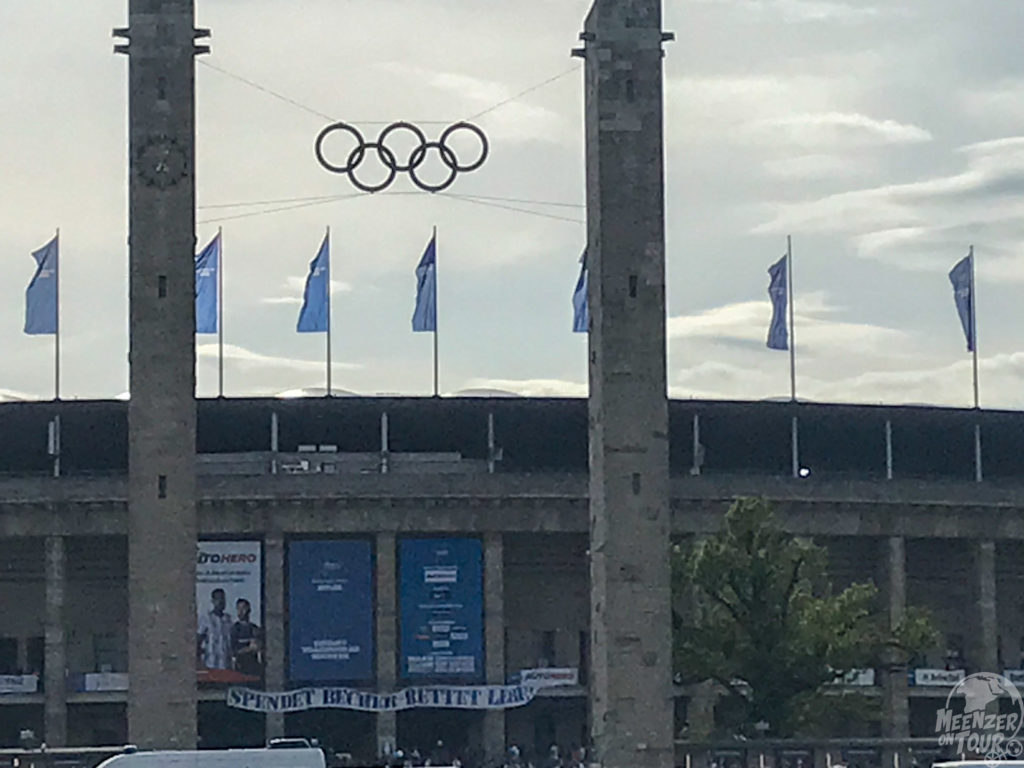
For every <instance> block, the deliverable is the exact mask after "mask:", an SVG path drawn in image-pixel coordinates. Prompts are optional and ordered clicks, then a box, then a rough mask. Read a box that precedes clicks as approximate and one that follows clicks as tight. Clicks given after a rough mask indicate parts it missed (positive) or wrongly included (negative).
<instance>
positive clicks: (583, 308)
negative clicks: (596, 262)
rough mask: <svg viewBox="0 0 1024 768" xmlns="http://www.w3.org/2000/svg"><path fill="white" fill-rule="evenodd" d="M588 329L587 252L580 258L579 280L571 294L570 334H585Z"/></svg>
mask: <svg viewBox="0 0 1024 768" xmlns="http://www.w3.org/2000/svg"><path fill="white" fill-rule="evenodd" d="M589 327H590V306H589V304H588V303H587V252H586V251H583V255H582V256H580V279H579V280H577V281H576V290H575V291H573V294H572V332H573V333H586V332H587V331H588V330H589Z"/></svg>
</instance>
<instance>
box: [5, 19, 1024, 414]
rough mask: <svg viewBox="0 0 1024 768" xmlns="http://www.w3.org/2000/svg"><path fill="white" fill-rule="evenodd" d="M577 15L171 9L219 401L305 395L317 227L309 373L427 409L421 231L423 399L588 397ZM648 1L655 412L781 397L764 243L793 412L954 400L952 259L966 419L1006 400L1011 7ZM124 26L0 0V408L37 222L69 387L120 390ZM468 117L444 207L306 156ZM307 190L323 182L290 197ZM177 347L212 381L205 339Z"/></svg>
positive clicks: (783, 383)
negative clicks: (386, 131) (465, 149)
mask: <svg viewBox="0 0 1024 768" xmlns="http://www.w3.org/2000/svg"><path fill="white" fill-rule="evenodd" d="M588 4H589V0H515V2H512V0H430V1H429V2H428V1H426V0H199V2H198V6H199V9H198V24H199V25H201V26H207V27H210V28H212V30H213V39H212V45H213V54H212V55H210V56H208V57H205V58H204V59H203V60H202V63H201V65H200V66H199V68H198V75H197V78H198V126H199V128H198V130H199V139H198V141H199V145H198V153H199V154H198V185H199V186H198V204H199V206H200V209H199V211H198V220H199V222H200V225H199V231H198V236H199V239H200V240H201V241H206V240H208V239H209V238H210V237H212V236H213V235H214V234H215V233H216V231H217V227H218V226H221V227H223V230H224V242H225V276H226V277H225V282H226V285H225V294H226V303H225V313H226V318H225V342H226V345H227V346H226V353H227V357H226V363H225V367H226V388H227V392H228V394H229V395H253V394H273V393H278V392H282V391H284V390H292V389H298V388H315V387H322V386H323V385H324V384H323V382H324V364H323V350H324V343H323V337H322V336H320V335H309V334H303V335H299V334H296V333H295V331H294V328H295V319H296V315H297V312H298V309H299V304H298V299H299V296H300V295H301V290H302V283H303V280H304V276H305V271H306V267H307V265H308V263H309V261H310V259H311V258H312V257H313V255H314V254H315V251H316V248H317V246H318V244H319V241H320V239H321V238H322V236H323V230H324V227H326V226H328V225H329V226H330V227H331V228H332V233H333V245H334V248H333V264H334V278H335V281H336V284H335V287H334V309H333V314H334V359H335V362H336V365H335V370H334V382H335V385H336V386H337V387H339V388H343V389H346V390H351V391H355V392H359V393H367V394H372V393H383V392H389V393H403V394H429V393H430V390H431V381H432V373H431V340H430V337H429V335H428V334H413V333H412V332H411V330H410V325H409V318H410V314H411V311H412V301H413V295H414V290H415V280H414V276H413V270H414V268H415V265H416V262H417V260H418V259H419V256H420V254H421V252H422V250H423V247H424V245H425V244H426V241H427V240H428V239H429V235H430V229H431V227H432V226H435V225H436V226H437V227H438V231H439V265H440V266H439V286H440V287H439V305H440V319H439V323H440V351H441V388H442V390H444V391H445V392H449V393H453V392H457V391H460V390H464V389H468V388H500V389H505V390H511V391H514V392H520V393H523V394H568V395H583V394H585V393H586V384H585V381H586V368H585V361H586V352H585V341H586V340H585V338H584V337H583V336H582V335H578V334H572V333H571V304H570V296H571V293H572V288H573V285H574V283H575V280H576V275H577V269H578V266H577V259H578V257H579V254H580V251H581V249H582V247H583V244H584V226H583V223H582V220H583V217H584V211H583V208H582V206H581V205H580V204H581V203H582V200H583V183H584V180H583V163H582V155H583V144H582V117H581V115H582V88H581V76H582V73H581V72H580V71H576V68H577V67H578V66H579V61H578V60H575V59H571V58H570V57H569V51H570V49H571V48H572V47H573V46H574V45H576V44H577V35H578V33H579V30H580V28H581V24H582V19H583V17H584V15H585V13H586V10H587V7H588ZM665 17H666V20H665V26H666V29H668V30H671V31H674V32H675V33H676V35H677V41H676V42H675V43H673V44H671V45H670V46H669V48H668V56H667V58H666V76H667V79H666V126H667V211H668V280H669V292H668V293H669V307H668V313H669V318H668V327H669V333H670V343H669V383H670V387H671V390H672V393H673V395H675V396H679V397H711V398H768V397H778V396H784V395H787V394H788V390H789V381H788V370H789V369H788V358H787V356H786V354H785V353H780V352H772V351H769V350H767V349H765V346H764V339H765V332H766V329H767V324H768V320H769V316H770V309H769V305H768V302H767V294H766V288H767V282H768V277H767V274H766V269H767V267H768V265H769V264H770V263H771V262H772V261H774V260H775V259H777V258H778V257H779V255H781V254H782V252H783V250H784V249H785V238H786V235H787V234H792V236H793V238H794V251H795V257H794V259H795V270H794V278H795V286H796V296H797V298H796V324H797V327H796V339H797V347H798V360H797V366H798V390H799V394H800V396H801V397H803V398H807V399H816V400H826V401H843V402H869V403H876V402H885V403H895V402H927V403H938V404H947V405H964V406H965V405H969V404H970V402H971V366H970V358H969V356H968V354H967V353H966V351H965V344H964V339H963V335H962V333H961V331H960V328H959V324H958V320H957V317H956V313H955V310H954V306H953V300H952V293H951V289H950V286H949V281H948V278H947V276H946V274H947V272H948V271H949V269H950V267H951V266H952V265H953V264H954V263H955V262H956V261H957V260H958V259H959V258H960V257H961V256H963V255H964V254H965V253H966V251H967V248H968V246H969V245H970V244H972V243H973V244H974V245H975V246H976V248H977V254H978V257H977V258H978V287H977V291H978V305H979V309H978V332H979V338H980V350H981V397H982V404H983V406H986V407H1013V408H1016V407H1021V406H1024V302H1022V301H1021V298H1024V247H1022V246H1024V197H1022V193H1024V58H1022V57H1021V56H1020V53H1019V52H1020V47H1019V34H1020V30H1021V29H1024V3H1022V2H1019V0H886V1H885V2H881V1H880V0H879V1H877V2H876V1H875V0H850V2H845V1H844V0H667V2H666V9H665ZM126 18H127V3H126V0H84V1H80V2H67V0H2V2H0V30H2V31H0V39H2V41H3V45H0V100H2V103H3V105H4V114H5V119H4V120H3V121H0V329H5V330H0V348H2V359H3V361H4V365H3V366H2V369H0V370H2V378H0V390H2V391H3V392H6V393H9V394H16V395H22V396H30V397H49V396H51V395H52V375H53V374H52V369H53V362H52V357H53V352H52V342H51V340H50V339H49V338H46V337H26V336H24V335H23V334H22V333H21V328H22V324H23V313H24V289H25V286H26V284H27V283H28V281H29V279H30V278H31V276H32V273H33V262H32V260H31V258H30V256H29V252H30V251H31V250H33V249H35V248H37V247H39V246H40V245H42V244H43V243H44V242H45V241H46V240H47V239H48V238H49V237H50V236H51V233H52V231H53V230H54V229H55V228H56V227H60V228H61V243H62V281H63V282H62V300H63V305H62V328H63V331H64V333H63V337H62V341H63V347H64V355H63V374H62V377H63V394H64V395H65V396H66V397H112V396H115V395H118V394H119V393H121V392H123V391H124V390H125V389H126V387H127V376H128V372H127V362H126V351H127V328H126V324H127V320H126V318H127V306H126V304H127V302H126V292H127V281H126V271H127V248H126V245H125V242H126V216H127V208H126V194H125V184H126V178H127V170H126V140H125V135H126V107H125V100H126V85H125V83H126V73H127V62H126V60H125V59H124V57H119V56H115V55H114V54H113V53H112V45H113V40H112V38H111V34H110V32H111V29H112V28H113V27H115V26H120V25H122V24H123V23H124V22H125V20H126ZM243 79H244V80H248V81H250V82H251V83H255V84H257V85H259V86H260V87H261V88H263V89H265V90H260V89H259V88H256V87H253V86H252V85H249V84H246V83H245V82H243V81H242V80H243ZM548 80H551V82H550V83H548V84H547V85H545V86H544V87H541V88H538V89H536V90H531V91H530V92H529V93H527V94H526V95H524V96H521V97H519V98H516V99H513V100H511V101H508V103H506V104H504V105H503V106H500V107H498V108H497V109H491V108H492V107H494V106H495V105H498V104H500V103H502V102H505V101H506V100H508V99H509V98H510V97H513V96H515V95H516V94H519V93H521V92H523V91H525V90H527V89H530V88H531V87H532V86H535V85H537V84H539V83H542V82H545V81H548ZM268 90H269V91H273V92H274V93H276V94H279V95H281V96H283V97H286V98H287V99H289V100H291V102H293V103H289V102H288V101H286V100H285V99H282V98H277V97H275V96H273V95H271V94H269V93H267V91H268ZM487 110H489V111H487ZM485 111H487V112H486V114H483V115H482V116H480V117H479V118H478V119H477V120H476V122H478V123H479V125H480V126H481V127H483V128H484V129H485V130H486V131H487V132H488V134H489V136H490V138H491V142H492V155H491V159H490V160H489V162H488V163H487V164H486V165H485V166H484V168H483V169H481V170H479V171H477V172H476V173H474V174H471V175H469V176H466V177H464V178H463V179H460V180H459V181H458V182H457V183H456V185H455V186H454V187H453V188H452V189H451V192H452V193H453V194H455V195H460V196H463V199H460V198H456V197H454V196H452V195H437V196H429V195H425V194H409V192H410V190H411V187H410V185H409V184H408V183H407V182H405V181H399V182H397V183H396V184H395V185H394V187H393V190H395V194H383V195H376V196H372V197H370V196H351V195H350V193H351V192H352V189H351V187H350V186H349V185H348V182H347V181H346V180H345V179H344V178H342V177H336V176H332V175H330V174H328V173H326V172H325V171H323V170H322V169H321V168H320V167H319V166H318V165H317V163H316V161H315V159H314V157H313V152H312V145H313V141H314V139H315V137H316V135H317V133H318V132H319V130H320V129H321V128H322V127H323V126H324V125H325V124H326V123H327V122H328V121H327V116H330V117H334V118H337V119H344V120H346V121H349V122H352V123H355V124H357V125H360V126H362V127H365V128H366V130H367V132H368V133H372V132H374V131H375V130H376V129H377V128H378V127H379V126H373V125H371V124H372V123H377V122H382V121H392V120H398V119H404V120H412V121H419V122H421V123H424V124H426V123H428V122H430V123H431V124H430V125H425V127H426V128H427V129H428V131H429V132H433V133H437V132H439V131H440V130H441V129H442V128H443V124H444V123H446V122H451V121H455V120H458V119H462V118H466V117H470V116H474V115H477V114H479V113H481V112H485ZM434 121H437V122H438V123H440V124H433V123H434ZM326 196H345V197H344V198H343V199H337V200H333V201H328V202H320V203H319V204H316V205H305V206H304V207H296V206H297V205H298V204H299V203H300V202H303V200H302V199H303V198H314V197H326ZM465 196H472V197H473V199H472V200H467V199H464V197H465ZM260 201H283V202H271V203H268V204H266V205H250V203H255V202H260ZM513 201H515V202H513ZM523 201H525V202H523ZM242 204H245V205H242ZM282 208H288V209H289V210H279V209H282ZM510 209H517V210H510ZM199 356H200V363H199V392H200V394H203V395H210V394H215V393H216V386H217V377H216V340H215V337H207V336H203V337H199Z"/></svg>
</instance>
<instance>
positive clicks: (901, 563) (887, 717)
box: [881, 536, 910, 739]
mask: <svg viewBox="0 0 1024 768" xmlns="http://www.w3.org/2000/svg"><path fill="white" fill-rule="evenodd" d="M881 555H882V558H881V559H882V572H883V582H882V583H883V587H884V588H883V594H884V599H885V608H886V611H887V613H888V616H889V625H890V626H896V625H897V624H899V623H900V622H901V621H903V617H904V615H905V614H906V612H907V545H906V540H905V539H904V538H903V537H902V536H890V537H888V538H886V539H883V540H882V552H881ZM889 662H890V663H889V664H888V666H887V667H886V668H884V669H882V693H883V703H882V735H883V736H884V737H886V738H892V739H905V738H909V736H910V702H909V701H908V692H907V667H906V664H905V663H903V660H902V659H895V658H893V659H890V660H889Z"/></svg>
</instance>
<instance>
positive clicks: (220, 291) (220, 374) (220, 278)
mask: <svg viewBox="0 0 1024 768" xmlns="http://www.w3.org/2000/svg"><path fill="white" fill-rule="evenodd" d="M223 235H224V232H223V230H222V229H221V228H220V227H217V250H218V253H217V379H218V393H219V395H218V396H219V397H224V237H223Z"/></svg>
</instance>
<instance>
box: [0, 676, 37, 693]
mask: <svg viewBox="0 0 1024 768" xmlns="http://www.w3.org/2000/svg"><path fill="white" fill-rule="evenodd" d="M37 690H39V675H0V693H35V692H36V691H37Z"/></svg>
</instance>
